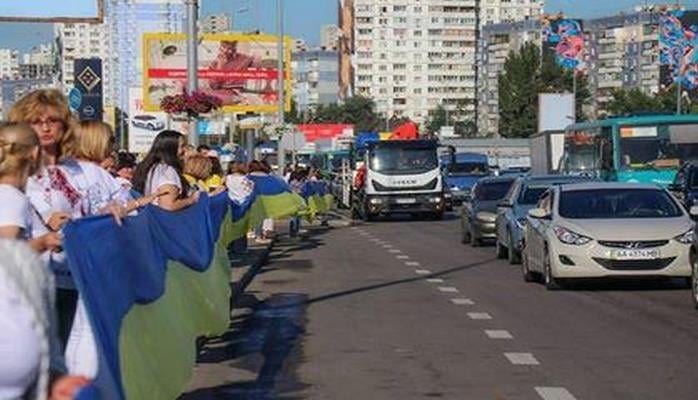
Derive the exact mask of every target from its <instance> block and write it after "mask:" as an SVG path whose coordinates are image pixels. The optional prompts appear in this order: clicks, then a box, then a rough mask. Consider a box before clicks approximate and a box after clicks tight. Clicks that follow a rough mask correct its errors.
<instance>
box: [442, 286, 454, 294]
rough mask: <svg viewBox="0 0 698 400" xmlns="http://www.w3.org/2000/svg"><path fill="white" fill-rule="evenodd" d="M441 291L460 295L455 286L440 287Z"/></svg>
mask: <svg viewBox="0 0 698 400" xmlns="http://www.w3.org/2000/svg"><path fill="white" fill-rule="evenodd" d="M439 291H440V292H442V293H458V289H457V288H454V287H453V286H439Z"/></svg>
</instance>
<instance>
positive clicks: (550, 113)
mask: <svg viewBox="0 0 698 400" xmlns="http://www.w3.org/2000/svg"><path fill="white" fill-rule="evenodd" d="M574 103H575V98H574V93H539V94H538V132H546V131H561V130H564V129H565V128H567V127H568V126H569V125H572V124H574V123H575V122H576V119H575V111H574V107H575V104H574Z"/></svg>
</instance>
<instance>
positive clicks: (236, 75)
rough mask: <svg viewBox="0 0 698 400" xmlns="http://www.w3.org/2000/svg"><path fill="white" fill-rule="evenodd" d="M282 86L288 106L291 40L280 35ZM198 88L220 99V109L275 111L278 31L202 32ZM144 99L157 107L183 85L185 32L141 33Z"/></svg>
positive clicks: (148, 106) (149, 107)
mask: <svg viewBox="0 0 698 400" xmlns="http://www.w3.org/2000/svg"><path fill="white" fill-rule="evenodd" d="M284 48H285V54H284V65H285V71H284V76H285V79H284V82H283V85H284V91H285V99H286V110H290V109H291V96H290V94H291V80H290V77H291V62H290V60H291V45H290V40H289V39H288V38H286V39H285V47H284ZM198 52H199V53H198V54H199V68H198V79H199V90H201V91H203V92H206V93H208V94H210V95H213V96H216V97H218V98H220V99H221V100H222V101H223V107H222V110H223V111H224V112H238V113H245V112H255V113H265V112H266V113H271V112H275V111H277V110H278V101H279V99H278V87H279V86H278V85H279V81H278V69H277V60H278V52H277V36H272V35H239V34H234V35H232V34H231V35H229V34H220V35H219V34H215V35H203V36H202V39H201V41H200V44H199V49H198ZM143 54H144V56H143V73H144V77H143V98H144V100H145V108H146V110H148V111H158V110H159V109H160V102H161V101H162V99H163V98H164V97H165V96H167V95H175V94H179V93H182V92H183V91H184V90H185V88H186V86H187V52H186V35H183V34H160V33H157V34H153V33H147V34H145V35H144V36H143Z"/></svg>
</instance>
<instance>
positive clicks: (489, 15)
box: [480, 0, 545, 27]
mask: <svg viewBox="0 0 698 400" xmlns="http://www.w3.org/2000/svg"><path fill="white" fill-rule="evenodd" d="M544 3H545V2H544V1H543V0H517V1H511V0H480V23H481V24H482V26H483V27H485V26H487V25H489V24H498V23H502V22H516V21H524V20H527V19H537V18H538V17H539V16H540V15H541V14H542V13H543V6H544V5H545V4H544Z"/></svg>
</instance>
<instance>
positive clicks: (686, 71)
mask: <svg viewBox="0 0 698 400" xmlns="http://www.w3.org/2000/svg"><path fill="white" fill-rule="evenodd" d="M696 24H698V12H695V11H688V12H687V11H683V10H665V11H664V12H662V15H661V17H660V19H659V52H660V55H659V60H660V63H661V65H662V69H661V73H660V74H661V80H662V82H663V83H664V84H665V85H667V86H669V85H671V84H673V83H674V82H676V81H679V82H680V83H681V84H682V85H683V86H684V87H686V88H688V89H690V90H693V89H696V88H698V25H696Z"/></svg>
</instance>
